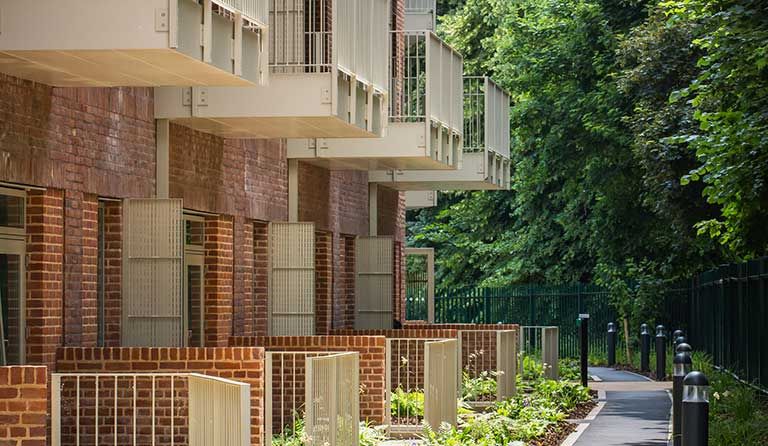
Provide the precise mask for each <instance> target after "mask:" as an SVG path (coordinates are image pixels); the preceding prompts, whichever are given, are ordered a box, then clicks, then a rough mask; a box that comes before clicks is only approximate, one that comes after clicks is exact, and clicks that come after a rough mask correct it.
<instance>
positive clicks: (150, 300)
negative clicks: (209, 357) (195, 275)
mask: <svg viewBox="0 0 768 446" xmlns="http://www.w3.org/2000/svg"><path fill="white" fill-rule="evenodd" d="M123 213H124V214H123V222H124V225H123V304H122V306H123V311H122V313H123V315H122V343H123V345H124V346H128V347H131V346H141V347H181V346H184V338H185V336H184V333H186V327H185V326H184V325H185V323H184V321H185V308H184V307H185V305H184V299H183V294H182V278H183V255H184V241H183V237H182V236H183V233H184V227H183V217H182V201H181V200H169V199H131V200H125V203H124V205H123Z"/></svg>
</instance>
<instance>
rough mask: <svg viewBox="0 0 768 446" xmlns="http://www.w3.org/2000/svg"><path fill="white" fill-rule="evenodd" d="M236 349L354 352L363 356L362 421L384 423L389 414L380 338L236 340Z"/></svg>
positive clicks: (231, 339) (332, 337) (240, 338)
mask: <svg viewBox="0 0 768 446" xmlns="http://www.w3.org/2000/svg"><path fill="white" fill-rule="evenodd" d="M229 342H230V345H231V346H233V347H235V346H237V347H246V346H256V347H263V348H264V349H265V350H266V351H267V352H286V351H310V352H311V351H315V352H336V351H340V352H343V351H354V352H358V353H359V354H360V419H361V420H369V421H371V422H372V423H377V424H382V423H384V422H385V419H386V418H385V415H386V412H385V411H386V409H387V408H386V404H385V401H386V392H385V387H386V376H385V374H384V370H385V367H386V356H385V355H386V345H385V339H384V338H383V337H380V336H258V337H233V338H230V340H229Z"/></svg>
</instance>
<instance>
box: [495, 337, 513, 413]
mask: <svg viewBox="0 0 768 446" xmlns="http://www.w3.org/2000/svg"><path fill="white" fill-rule="evenodd" d="M496 364H497V367H496V369H497V371H498V373H497V376H496V399H497V400H498V401H502V400H505V399H507V398H511V397H513V396H515V393H517V383H516V381H517V380H516V378H517V331H515V330H504V331H498V332H496Z"/></svg>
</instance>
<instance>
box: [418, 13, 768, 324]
mask: <svg viewBox="0 0 768 446" xmlns="http://www.w3.org/2000/svg"><path fill="white" fill-rule="evenodd" d="M455 6H456V4H453V5H451V7H450V8H448V9H445V10H444V11H450V10H452V9H453V8H455ZM440 23H441V25H440V33H441V35H443V36H444V37H445V38H446V39H447V40H448V41H449V42H450V43H451V44H452V45H453V46H454V47H456V48H457V49H458V50H459V51H460V52H462V53H463V54H464V56H465V66H466V70H465V71H466V72H467V73H469V74H476V75H485V74H487V75H491V76H492V77H493V78H494V79H495V80H496V81H497V82H498V83H499V84H500V85H501V86H502V87H504V88H505V89H507V90H508V91H510V93H511V95H512V97H513V102H514V105H513V107H512V109H511V121H512V122H511V124H512V135H511V136H512V147H511V158H512V165H513V173H512V190H511V191H509V192H486V191H478V192H455V193H444V194H443V195H441V203H440V206H439V207H437V208H434V209H425V210H421V211H416V212H411V213H410V214H409V220H410V222H409V227H408V233H409V241H410V243H411V244H413V245H418V246H431V247H435V248H436V249H437V259H436V269H437V271H436V273H437V278H438V280H437V284H438V287H442V288H443V289H453V288H457V287H462V286H466V284H472V285H473V286H498V285H503V286H506V285H509V284H514V283H536V282H545V283H573V282H577V281H581V282H591V281H594V280H595V279H596V278H598V277H599V278H600V280H601V281H602V283H604V284H605V285H606V286H609V287H611V288H612V290H613V291H614V292H615V296H614V297H615V304H616V306H617V307H618V308H619V309H620V313H621V314H622V316H624V317H626V318H628V319H629V320H631V321H632V322H635V321H636V320H639V319H640V318H647V317H649V315H652V314H653V313H654V312H657V311H658V310H659V309H658V308H657V307H656V303H657V302H658V299H653V296H654V293H657V292H658V290H659V287H660V286H665V285H668V284H669V283H672V282H674V281H676V280H679V279H680V278H684V277H688V276H690V275H691V274H692V273H694V272H697V271H701V270H705V269H708V268H710V267H712V266H715V265H717V264H719V263H723V262H726V261H731V260H736V259H739V258H745V257H751V256H755V255H760V254H764V253H766V252H768V232H766V231H765V221H766V219H767V218H768V114H767V113H768V112H766V110H768V86H766V82H767V81H768V45H767V44H766V42H768V7H767V6H766V3H765V2H764V1H760V0H714V1H711V0H665V1H658V2H653V1H621V2H615V1H607V0H605V1H600V0H517V1H514V2H510V1H504V0H467V1H465V2H463V5H461V7H459V8H457V9H455V10H454V12H452V13H451V14H450V15H447V16H445V17H443V18H441V21H440ZM621 283H623V284H624V285H621ZM633 326H634V324H633Z"/></svg>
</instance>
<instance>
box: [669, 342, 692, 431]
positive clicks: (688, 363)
mask: <svg viewBox="0 0 768 446" xmlns="http://www.w3.org/2000/svg"><path fill="white" fill-rule="evenodd" d="M672 362H673V364H674V372H673V375H674V376H673V377H672V444H673V446H681V445H682V440H683V437H682V420H683V414H682V410H683V379H684V378H685V375H687V374H688V373H690V371H691V368H692V366H693V361H692V360H691V356H690V355H689V354H688V353H677V354H676V355H675V358H674V360H673V361H672Z"/></svg>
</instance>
